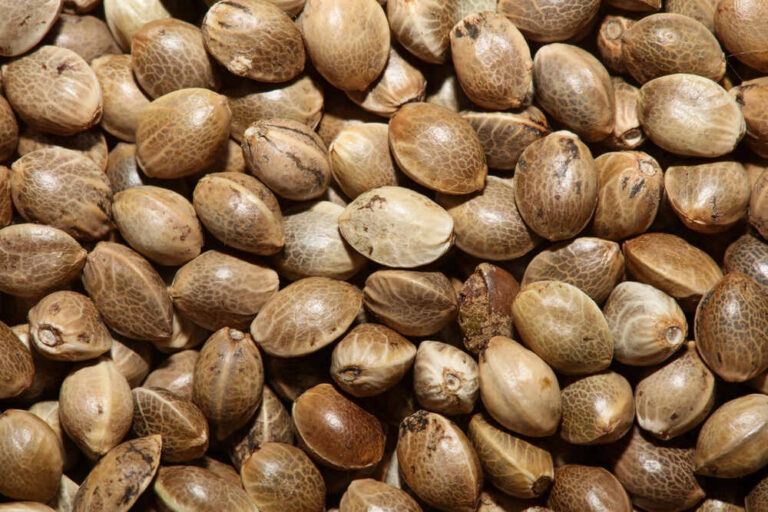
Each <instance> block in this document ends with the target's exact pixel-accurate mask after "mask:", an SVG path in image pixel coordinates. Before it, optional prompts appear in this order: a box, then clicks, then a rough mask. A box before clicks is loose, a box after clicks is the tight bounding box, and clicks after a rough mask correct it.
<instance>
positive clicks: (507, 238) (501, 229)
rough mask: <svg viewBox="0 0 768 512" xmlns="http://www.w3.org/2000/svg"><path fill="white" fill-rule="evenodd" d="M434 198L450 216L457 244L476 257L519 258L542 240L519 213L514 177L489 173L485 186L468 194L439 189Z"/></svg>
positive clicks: (492, 258)
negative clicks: (441, 191)
mask: <svg viewBox="0 0 768 512" xmlns="http://www.w3.org/2000/svg"><path fill="white" fill-rule="evenodd" d="M435 199H436V200H437V202H438V204H440V205H441V206H442V207H443V208H445V209H446V211H447V212H448V214H449V215H450V216H451V217H452V218H453V225H454V231H455V233H456V246H457V247H458V248H459V249H461V250H462V251H464V252H466V253H468V254H471V255H472V256H475V257H477V258H482V259H488V260H508V259H513V258H519V257H521V256H524V255H525V254H527V253H528V252H530V251H531V250H533V249H534V248H535V247H536V246H537V245H538V244H539V242H540V241H541V239H540V238H539V237H538V235H536V233H534V232H533V231H531V230H530V229H529V228H528V226H526V224H525V223H524V222H523V218H522V217H521V216H520V212H519V211H518V209H517V206H516V204H515V182H514V181H513V180H509V179H503V178H499V177H497V176H488V178H487V179H486V184H485V188H484V189H483V190H482V191H480V192H476V193H474V194H473V195H471V196H452V195H447V194H441V193H438V194H437V196H436V198H435Z"/></svg>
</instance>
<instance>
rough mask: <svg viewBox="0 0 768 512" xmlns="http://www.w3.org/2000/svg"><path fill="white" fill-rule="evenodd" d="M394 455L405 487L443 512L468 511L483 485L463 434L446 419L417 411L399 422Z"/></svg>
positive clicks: (474, 454)
mask: <svg viewBox="0 0 768 512" xmlns="http://www.w3.org/2000/svg"><path fill="white" fill-rule="evenodd" d="M397 458H398V461H399V464H400V471H401V473H402V475H403V478H404V479H405V482H406V483H407V484H408V487H410V489H411V490H412V491H413V492H414V493H415V494H416V495H417V496H418V497H419V498H420V499H421V500H422V501H424V502H425V503H427V504H429V505H431V506H434V507H436V508H439V509H440V510H443V511H445V512H472V511H474V510H475V509H476V508H477V504H478V500H479V498H480V489H481V488H482V486H483V470H482V467H481V466H480V460H479V459H478V457H477V454H476V453H475V450H474V449H473V448H472V444H471V443H470V442H469V439H467V436H466V435H464V433H463V432H462V431H461V430H460V429H459V427H458V426H456V424H455V423H453V422H451V421H450V420H448V419H447V418H445V417H443V416H440V415H439V414H435V413H432V412H427V411H423V410H422V411H418V412H416V413H414V414H412V415H410V416H408V417H407V418H405V419H404V420H403V421H402V423H400V428H399V433H398V439H397Z"/></svg>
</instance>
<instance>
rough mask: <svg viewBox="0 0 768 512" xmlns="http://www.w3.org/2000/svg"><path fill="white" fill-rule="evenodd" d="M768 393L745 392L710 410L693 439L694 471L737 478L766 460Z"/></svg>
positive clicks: (761, 464) (758, 466)
mask: <svg viewBox="0 0 768 512" xmlns="http://www.w3.org/2000/svg"><path fill="white" fill-rule="evenodd" d="M767 437H768V396H766V395H762V394H752V395H744V396H741V397H739V398H736V399H734V400H731V401H729V402H726V403H725V404H723V405H721V406H720V407H719V408H717V409H716V410H715V412H713V413H712V415H711V416H710V417H709V419H707V421H705V422H704V426H702V427H701V430H700V431H699V438H698V441H697V442H696V457H695V461H694V463H695V468H696V473H697V474H700V475H706V476H714V477H717V478H738V477H742V476H746V475H748V474H750V473H754V472H755V471H757V470H759V469H760V468H762V467H763V466H765V464H766V462H768V443H766V438H767Z"/></svg>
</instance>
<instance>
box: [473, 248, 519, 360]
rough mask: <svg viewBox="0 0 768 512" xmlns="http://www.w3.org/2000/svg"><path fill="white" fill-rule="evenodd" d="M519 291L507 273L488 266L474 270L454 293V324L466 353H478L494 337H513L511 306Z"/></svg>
mask: <svg viewBox="0 0 768 512" xmlns="http://www.w3.org/2000/svg"><path fill="white" fill-rule="evenodd" d="M519 291H520V285H519V284H518V282H517V280H516V279H515V278H514V277H513V276H512V274H510V273H509V272H507V271H505V270H503V269H501V268H499V267H497V266H495V265H491V264H490V263H481V264H479V265H478V266H477V267H476V268H475V271H474V273H472V275H470V276H469V278H468V279H467V280H466V281H465V282H464V284H463V286H462V288H461V290H459V294H458V295H459V316H458V323H459V328H460V329H461V332H462V335H463V341H464V347H465V348H466V349H467V350H468V351H469V352H471V353H472V354H479V353H480V351H481V350H482V349H483V347H485V345H486V343H488V341H489V340H490V339H491V338H493V337H494V336H506V337H508V338H511V337H512V336H513V334H514V326H513V319H512V303H513V302H514V300H515V297H516V296H517V293H518V292H519Z"/></svg>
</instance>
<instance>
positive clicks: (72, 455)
mask: <svg viewBox="0 0 768 512" xmlns="http://www.w3.org/2000/svg"><path fill="white" fill-rule="evenodd" d="M28 410H29V412H31V413H32V414H34V415H35V416H37V417H38V418H40V419H41V420H43V421H44V422H46V423H47V424H48V426H49V427H51V429H52V430H53V432H54V433H55V434H56V437H57V438H58V439H59V446H60V447H61V460H62V462H63V468H64V471H69V470H70V469H72V468H74V467H75V465H76V464H77V463H78V461H79V459H80V451H79V450H78V449H77V446H75V444H74V443H73V442H72V440H71V439H70V438H69V437H68V436H67V434H65V433H64V430H63V429H62V427H61V418H60V417H59V402H58V401H57V400H49V401H41V402H36V403H35V404H34V405H33V406H32V407H30V408H29V409H28ZM62 483H63V479H62Z"/></svg>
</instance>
